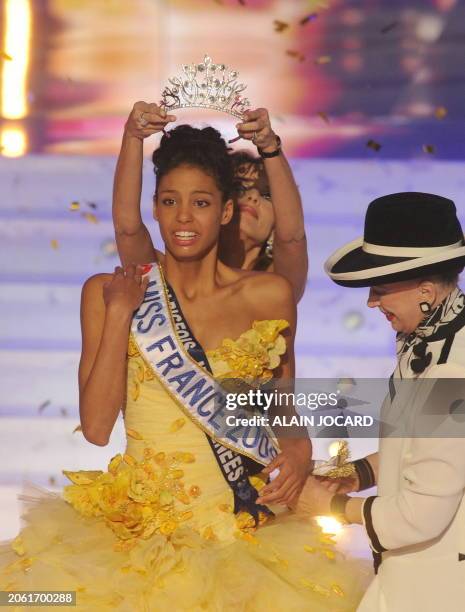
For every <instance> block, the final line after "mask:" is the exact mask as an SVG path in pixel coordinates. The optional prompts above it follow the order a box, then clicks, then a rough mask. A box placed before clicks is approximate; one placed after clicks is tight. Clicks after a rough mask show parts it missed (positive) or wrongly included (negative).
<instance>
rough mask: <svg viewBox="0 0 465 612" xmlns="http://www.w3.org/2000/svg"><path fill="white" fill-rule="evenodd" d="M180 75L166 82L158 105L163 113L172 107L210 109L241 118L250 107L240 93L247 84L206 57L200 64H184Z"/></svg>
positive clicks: (234, 73)
mask: <svg viewBox="0 0 465 612" xmlns="http://www.w3.org/2000/svg"><path fill="white" fill-rule="evenodd" d="M182 71H183V74H182V75H181V76H176V77H172V78H170V79H168V82H169V83H170V85H167V86H166V87H165V89H164V90H163V92H162V99H161V103H160V105H161V106H163V107H164V108H165V109H166V110H174V109H175V108H192V107H195V108H211V109H213V110H217V111H221V112H223V113H229V114H230V115H233V116H234V117H238V118H239V119H241V118H242V114H243V113H244V111H246V110H247V109H248V108H249V107H250V102H249V100H247V98H243V97H242V96H241V95H240V94H241V92H242V91H244V90H245V89H246V87H247V86H246V85H244V84H243V83H238V82H237V77H238V76H239V73H238V72H237V71H236V70H229V68H228V67H227V66H225V65H224V64H214V63H213V61H212V59H211V57H208V55H206V56H205V58H204V60H203V63H202V64H191V65H187V64H186V65H184V66H183V67H182Z"/></svg>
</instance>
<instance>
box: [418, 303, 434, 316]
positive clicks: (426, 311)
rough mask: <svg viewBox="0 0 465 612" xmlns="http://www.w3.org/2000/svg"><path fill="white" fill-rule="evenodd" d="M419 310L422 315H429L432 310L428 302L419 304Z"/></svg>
mask: <svg viewBox="0 0 465 612" xmlns="http://www.w3.org/2000/svg"><path fill="white" fill-rule="evenodd" d="M420 310H421V312H423V313H424V314H429V313H430V312H431V310H432V308H431V304H430V303H429V302H420Z"/></svg>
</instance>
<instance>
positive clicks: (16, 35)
mask: <svg viewBox="0 0 465 612" xmlns="http://www.w3.org/2000/svg"><path fill="white" fill-rule="evenodd" d="M4 24H5V29H4V31H5V36H4V40H3V47H2V48H3V50H4V52H5V53H6V54H8V55H9V56H10V57H11V58H12V59H11V60H8V59H4V60H3V68H2V97H1V115H2V117H4V118H5V119H21V118H22V117H25V116H26V115H27V91H26V85H27V70H28V66H29V53H30V37H31V5H30V0H6V2H5V7H4Z"/></svg>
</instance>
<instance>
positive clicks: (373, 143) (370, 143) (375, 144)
mask: <svg viewBox="0 0 465 612" xmlns="http://www.w3.org/2000/svg"><path fill="white" fill-rule="evenodd" d="M367 147H368V148H369V149H373V151H376V152H378V151H379V150H380V149H381V145H380V144H379V142H376V140H369V141H368V142H367Z"/></svg>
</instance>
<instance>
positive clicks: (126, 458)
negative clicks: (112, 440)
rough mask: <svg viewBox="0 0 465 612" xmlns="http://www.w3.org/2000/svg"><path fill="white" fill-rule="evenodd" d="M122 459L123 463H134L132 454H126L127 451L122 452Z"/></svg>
mask: <svg viewBox="0 0 465 612" xmlns="http://www.w3.org/2000/svg"><path fill="white" fill-rule="evenodd" d="M123 461H124V463H127V464H128V465H132V466H134V465H136V460H135V459H134V457H133V456H132V455H128V454H127V453H124V455H123Z"/></svg>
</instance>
